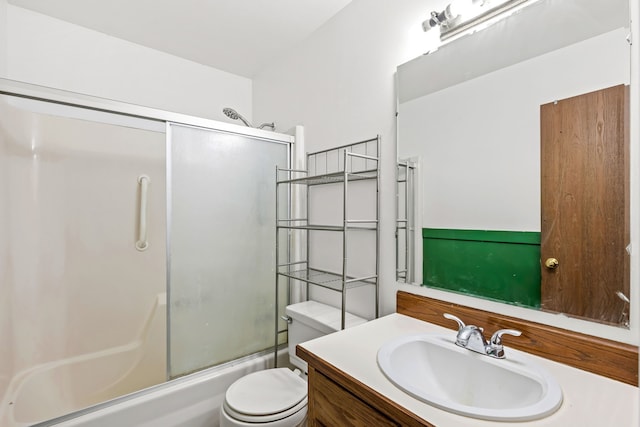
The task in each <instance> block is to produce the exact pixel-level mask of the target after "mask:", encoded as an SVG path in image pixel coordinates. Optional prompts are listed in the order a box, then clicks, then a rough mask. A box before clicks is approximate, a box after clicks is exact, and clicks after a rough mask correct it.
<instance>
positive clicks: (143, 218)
mask: <svg viewBox="0 0 640 427" xmlns="http://www.w3.org/2000/svg"><path fill="white" fill-rule="evenodd" d="M150 182H151V179H150V178H149V177H148V176H147V175H140V176H139V177H138V184H140V220H139V223H138V227H139V234H138V241H137V242H136V249H137V250H139V251H145V250H147V248H148V247H149V242H148V241H147V193H148V190H149V183H150Z"/></svg>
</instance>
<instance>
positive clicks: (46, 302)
mask: <svg viewBox="0 0 640 427" xmlns="http://www.w3.org/2000/svg"><path fill="white" fill-rule="evenodd" d="M1 83H3V84H4V86H2V87H3V88H6V87H7V86H9V87H11V88H13V87H14V86H15V85H11V84H9V83H7V82H6V81H4V82H1ZM17 87H18V89H16V90H15V92H14V91H8V90H5V89H3V90H2V93H3V94H2V95H0V339H1V342H2V345H3V350H2V351H1V352H0V405H1V406H0V425H2V426H6V427H15V426H25V425H32V424H35V423H38V422H42V421H44V420H48V419H51V418H54V417H59V416H61V415H64V414H67V413H69V412H74V411H78V410H80V409H82V408H86V407H88V406H91V405H95V404H98V403H101V402H104V401H107V400H110V399H113V398H116V397H118V396H123V395H126V394H129V393H133V392H136V391H138V390H141V389H144V388H147V387H150V386H153V385H156V384H160V383H163V382H165V381H167V380H169V379H172V378H175V377H178V376H182V375H185V374H189V373H191V372H194V371H198V370H202V369H204V368H207V367H210V366H215V365H218V364H220V363H223V362H226V361H230V360H234V359H237V358H240V357H243V356H246V355H250V354H254V353H257V352H260V351H262V350H265V349H267V348H269V347H270V346H271V345H272V339H273V334H272V331H273V313H274V310H275V307H274V302H275V295H274V283H273V265H274V262H273V259H274V257H275V254H274V253H273V247H274V239H275V231H274V230H273V224H274V221H275V219H274V212H275V206H274V203H275V202H274V201H275V196H274V193H275V189H274V188H273V186H272V185H270V183H271V182H272V177H273V171H274V170H275V167H276V166H280V167H288V166H289V158H290V155H289V151H290V144H291V142H292V139H291V138H290V137H287V136H284V135H277V134H273V136H270V135H269V133H268V132H264V131H254V130H251V131H248V134H244V135H243V134H240V133H238V131H237V130H236V128H237V127H235V126H230V125H224V124H217V123H216V122H211V121H206V120H198V119H194V118H190V117H187V116H180V115H169V113H164V112H158V111H155V110H150V109H144V108H141V107H140V108H137V109H135V112H134V113H135V114H132V113H131V111H132V108H133V107H131V108H130V107H128V106H123V105H122V104H117V103H112V104H109V107H111V106H113V108H104V105H106V104H104V103H106V101H104V102H103V104H104V105H103V104H101V106H100V107H96V105H97V104H100V102H102V101H100V102H99V101H96V100H94V99H89V98H79V99H80V101H79V102H78V103H77V104H80V105H83V104H87V105H88V106H90V107H91V108H83V107H80V106H77V105H76V106H71V105H69V104H70V103H69V102H66V101H65V102H50V101H48V100H42V99H34V98H36V97H34V96H32V95H31V93H32V88H31V87H27V86H26V85H22V86H17ZM16 94H17V95H19V96H14V95H16ZM56 97H57V98H60V99H62V98H65V97H68V94H60V93H54V95H52V96H51V98H52V99H56ZM38 98H40V97H38ZM56 101H58V99H56ZM105 110H112V111H105ZM169 118H175V119H177V120H174V121H173V122H172V121H171V120H169ZM197 125H200V126H197ZM218 125H220V126H218ZM211 127H218V128H219V130H213V129H211Z"/></svg>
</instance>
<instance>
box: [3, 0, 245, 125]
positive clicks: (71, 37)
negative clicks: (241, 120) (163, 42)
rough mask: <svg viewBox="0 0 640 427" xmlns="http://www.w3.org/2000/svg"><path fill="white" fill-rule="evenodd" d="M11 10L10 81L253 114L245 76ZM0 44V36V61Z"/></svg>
mask: <svg viewBox="0 0 640 427" xmlns="http://www.w3.org/2000/svg"><path fill="white" fill-rule="evenodd" d="M3 6H6V0H0V22H1V20H2V13H3V10H4V8H3ZM6 12H7V26H6V31H7V60H6V62H7V70H6V71H7V72H6V74H5V75H6V77H7V78H9V79H13V80H19V81H24V82H28V83H34V84H38V85H43V86H48V87H54V88H57V89H64V90H68V91H72V92H78V93H83V94H88V95H94V96H99V97H103V98H109V99H115V100H118V101H124V102H129V103H133V104H138V105H144V106H148V107H154V108H159V109H163V110H168V111H175V112H180V113H184V114H190V115H194V116H199V117H205V118H210V119H215V120H220V121H229V119H227V118H225V116H224V115H223V114H222V108H224V107H232V108H235V109H236V110H238V111H239V112H240V113H241V114H243V115H246V117H247V118H248V119H251V110H252V102H251V96H252V94H251V90H252V85H251V80H249V79H247V78H245V77H240V76H236V75H233V74H230V73H227V72H223V71H220V70H217V69H214V68H211V67H207V66H204V65H201V64H197V63H195V62H191V61H187V60H184V59H181V58H178V57H175V56H172V55H169V54H166V53H162V52H159V51H156V50H153V49H149V48H146V47H143V46H140V45H136V44H134V43H130V42H127V41H124V40H121V39H117V38H114V37H110V36H108V35H105V34H102V33H99V32H97V31H93V30H88V29H86V28H83V27H80V26H77V25H73V24H70V23H67V22H65V21H61V20H58V19H54V18H51V17H48V16H46V15H42V14H39V13H35V12H32V11H30V10H27V9H23V8H20V7H16V6H13V5H8V7H6ZM4 27H5V26H4V25H0V31H2V29H3V28H4ZM1 42H2V34H1V33H0V58H1V57H2V56H3V55H1V54H2V47H1V46H2V43H1ZM0 64H1V62H0ZM0 71H1V70H0Z"/></svg>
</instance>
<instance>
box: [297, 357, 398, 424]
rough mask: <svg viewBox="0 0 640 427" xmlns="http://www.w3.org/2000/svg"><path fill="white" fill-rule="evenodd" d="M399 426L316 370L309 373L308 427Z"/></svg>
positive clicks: (310, 370)
mask: <svg viewBox="0 0 640 427" xmlns="http://www.w3.org/2000/svg"><path fill="white" fill-rule="evenodd" d="M399 425H400V424H398V423H396V422H394V421H393V420H391V419H390V418H389V417H388V416H387V415H385V414H383V413H382V412H380V411H378V410H377V409H375V408H373V407H371V406H369V405H367V404H366V403H364V402H363V401H361V400H360V399H359V398H357V397H356V396H354V395H353V394H351V393H350V392H348V391H347V390H345V389H344V388H342V387H341V386H340V385H338V384H337V383H335V382H334V381H332V380H330V379H329V378H327V377H326V376H324V375H323V374H321V373H319V372H318V371H316V370H315V369H313V368H312V369H309V426H312V427H313V426H317V427H331V426H354V427H356V426H358V427H366V426H380V427H387V426H389V427H391V426H399Z"/></svg>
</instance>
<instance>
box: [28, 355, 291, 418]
mask: <svg viewBox="0 0 640 427" xmlns="http://www.w3.org/2000/svg"><path fill="white" fill-rule="evenodd" d="M287 362H288V355H287V350H286V349H283V350H282V351H279V352H278V364H279V366H285V365H286V364H287ZM272 366H273V351H269V352H264V353H260V354H257V355H252V356H247V357H245V358H242V359H238V360H235V361H233V362H229V363H226V364H224V365H221V366H217V367H214V368H210V369H207V370H205V371H202V372H199V373H195V374H192V375H189V376H186V377H183V378H179V379H176V380H173V381H171V382H169V383H165V384H161V385H158V386H154V387H152V388H150V389H147V390H143V391H140V392H137V393H134V394H131V395H129V396H125V397H122V398H118V399H115V400H113V401H111V402H107V403H104V404H100V405H98V406H96V407H94V408H89V409H87V410H85V411H82V413H81V414H80V415H79V416H76V417H72V416H65V417H61V418H58V419H55V420H51V421H48V422H44V423H40V424H37V425H36V426H34V427H45V426H56V427H79V426H82V427H113V426H118V427H129V426H131V427H134V426H135V427H217V426H218V425H219V420H218V417H219V413H220V406H221V404H222V401H223V399H224V393H225V392H226V390H227V388H228V387H229V386H230V385H231V384H232V383H233V382H234V381H236V380H237V379H239V378H242V377H243V376H244V375H247V374H249V373H251V372H256V371H259V370H262V369H267V368H270V367H272Z"/></svg>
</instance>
